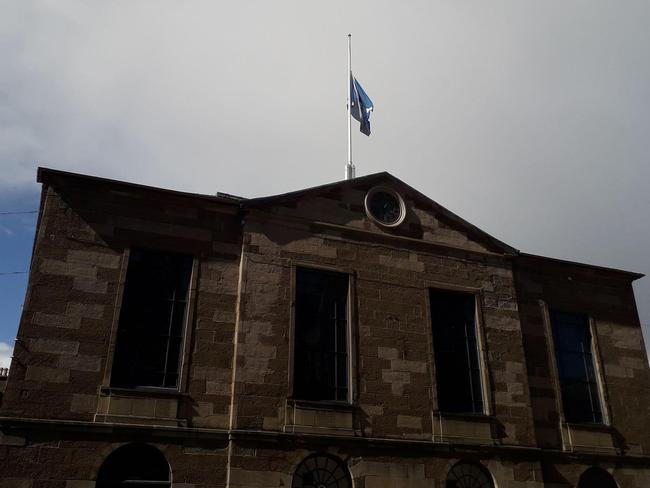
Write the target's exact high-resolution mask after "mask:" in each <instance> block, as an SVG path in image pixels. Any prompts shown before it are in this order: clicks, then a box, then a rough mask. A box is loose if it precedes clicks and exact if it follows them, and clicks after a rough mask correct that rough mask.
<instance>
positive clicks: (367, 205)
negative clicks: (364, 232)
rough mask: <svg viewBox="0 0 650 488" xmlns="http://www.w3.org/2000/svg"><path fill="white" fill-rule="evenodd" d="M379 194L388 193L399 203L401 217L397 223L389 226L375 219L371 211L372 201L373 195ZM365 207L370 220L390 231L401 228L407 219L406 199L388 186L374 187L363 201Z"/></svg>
mask: <svg viewBox="0 0 650 488" xmlns="http://www.w3.org/2000/svg"><path fill="white" fill-rule="evenodd" d="M379 192H383V193H388V194H389V195H392V196H393V197H395V199H396V200H397V201H398V203H399V213H400V215H399V217H398V219H397V220H396V221H395V222H391V223H388V224H387V223H386V222H382V221H381V220H379V219H378V218H377V217H375V216H374V215H373V214H372V212H371V211H370V200H371V199H372V197H373V195H375V194H376V193H379ZM363 206H364V207H365V209H366V215H367V216H368V218H369V219H370V220H372V221H373V222H374V223H375V224H377V225H379V226H381V227H386V228H388V229H394V228H395V227H399V226H400V225H401V224H402V223H403V222H404V219H405V218H406V204H405V203H404V199H403V198H402V195H400V194H399V193H398V192H396V191H395V190H393V189H392V188H389V187H387V186H374V187H372V188H371V189H370V190H369V191H368V193H366V198H365V199H364V201H363Z"/></svg>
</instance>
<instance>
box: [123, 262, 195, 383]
mask: <svg viewBox="0 0 650 488" xmlns="http://www.w3.org/2000/svg"><path fill="white" fill-rule="evenodd" d="M191 273H192V256H186V255H181V254H172V253H162V252H154V251H144V250H140V249H134V250H132V251H131V255H130V258H129V267H128V270H127V274H126V283H125V285H124V295H123V299H122V310H121V312H120V320H119V324H118V330H117V340H116V344H115V357H114V360H113V371H112V375H111V385H113V386H124V387H136V386H153V387H164V388H176V387H178V377H179V367H180V358H181V349H182V345H183V333H184V330H183V329H184V323H185V312H186V309H187V296H188V289H189V283H190V275H191Z"/></svg>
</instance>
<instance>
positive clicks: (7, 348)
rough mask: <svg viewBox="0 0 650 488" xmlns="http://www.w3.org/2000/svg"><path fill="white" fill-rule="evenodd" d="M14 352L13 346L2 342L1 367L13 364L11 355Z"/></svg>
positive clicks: (0, 351) (0, 348) (0, 344)
mask: <svg viewBox="0 0 650 488" xmlns="http://www.w3.org/2000/svg"><path fill="white" fill-rule="evenodd" d="M13 352H14V348H13V346H11V345H10V344H8V343H6V342H0V368H8V367H9V365H10V364H11V355H12V354H13Z"/></svg>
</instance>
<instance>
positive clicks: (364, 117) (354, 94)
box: [350, 73, 375, 136]
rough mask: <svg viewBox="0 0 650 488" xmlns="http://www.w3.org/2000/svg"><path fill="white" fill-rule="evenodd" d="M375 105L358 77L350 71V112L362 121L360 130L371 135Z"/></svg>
mask: <svg viewBox="0 0 650 488" xmlns="http://www.w3.org/2000/svg"><path fill="white" fill-rule="evenodd" d="M374 108H375V106H374V105H373V103H372V100H370V97H369V96H368V95H367V94H366V92H365V91H363V88H361V85H360V84H359V82H358V81H357V79H356V78H355V77H354V76H352V73H350V113H351V114H352V117H354V118H355V120H358V121H359V122H360V123H361V126H360V127H359V130H360V131H361V132H363V133H364V134H365V135H367V136H369V135H370V112H372V111H373V110H374Z"/></svg>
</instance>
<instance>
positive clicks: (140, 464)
mask: <svg viewBox="0 0 650 488" xmlns="http://www.w3.org/2000/svg"><path fill="white" fill-rule="evenodd" d="M138 486H142V487H145V486H146V487H149V488H169V487H170V486H171V472H170V469H169V463H167V460H166V459H165V456H163V454H162V453H161V452H160V451H159V450H158V449H156V448H155V447H153V446H150V445H148V444H137V443H136V444H126V445H125V446H122V447H120V448H118V449H117V450H115V451H113V452H112V453H111V454H110V455H109V456H108V457H107V458H106V461H104V464H102V466H101V468H100V469H99V473H98V475H97V488H121V487H124V488H125V487H138Z"/></svg>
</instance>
